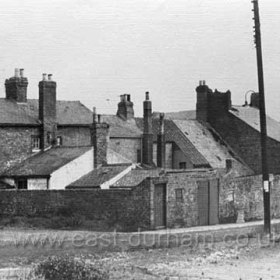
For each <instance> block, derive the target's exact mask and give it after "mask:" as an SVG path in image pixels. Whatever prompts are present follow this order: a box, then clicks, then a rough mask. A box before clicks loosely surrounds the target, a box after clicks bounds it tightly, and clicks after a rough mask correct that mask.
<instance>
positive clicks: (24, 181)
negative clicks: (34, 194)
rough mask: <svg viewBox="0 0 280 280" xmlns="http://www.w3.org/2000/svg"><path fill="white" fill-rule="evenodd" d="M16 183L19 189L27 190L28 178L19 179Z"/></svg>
mask: <svg viewBox="0 0 280 280" xmlns="http://www.w3.org/2000/svg"><path fill="white" fill-rule="evenodd" d="M16 185H17V188H18V189H19V190H27V179H18V180H17V181H16Z"/></svg>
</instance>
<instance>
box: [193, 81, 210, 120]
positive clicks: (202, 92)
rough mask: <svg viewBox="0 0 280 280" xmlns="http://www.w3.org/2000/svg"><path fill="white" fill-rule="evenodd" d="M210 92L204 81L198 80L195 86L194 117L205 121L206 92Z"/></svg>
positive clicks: (206, 111) (206, 110) (206, 109)
mask: <svg viewBox="0 0 280 280" xmlns="http://www.w3.org/2000/svg"><path fill="white" fill-rule="evenodd" d="M209 92H211V90H210V89H209V87H208V86H207V85H206V83H205V81H199V86H198V87H197V88H196V118H197V120H200V121H203V122H207V120H208V93H209Z"/></svg>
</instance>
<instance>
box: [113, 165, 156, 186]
mask: <svg viewBox="0 0 280 280" xmlns="http://www.w3.org/2000/svg"><path fill="white" fill-rule="evenodd" d="M159 172H160V170H159V169H148V170H145V169H133V170H131V171H130V172H129V173H128V174H126V175H124V176H123V177H122V178H121V179H120V180H118V181H117V182H116V183H115V184H114V185H112V186H111V187H110V188H131V187H136V186H138V185H139V184H140V183H141V182H142V181H143V180H145V179H146V178H147V177H157V176H159Z"/></svg>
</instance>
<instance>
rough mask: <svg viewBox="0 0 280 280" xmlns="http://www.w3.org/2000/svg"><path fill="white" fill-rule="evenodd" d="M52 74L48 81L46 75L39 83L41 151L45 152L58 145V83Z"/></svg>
mask: <svg viewBox="0 0 280 280" xmlns="http://www.w3.org/2000/svg"><path fill="white" fill-rule="evenodd" d="M50 77H52V75H51V74H49V75H48V80H47V79H46V74H45V73H44V74H43V75H42V81H40V82H39V120H40V121H41V123H42V130H41V141H40V146H41V149H42V150H44V149H46V148H48V147H50V146H52V145H55V144H56V135H57V120H56V82H55V81H53V80H52V79H50Z"/></svg>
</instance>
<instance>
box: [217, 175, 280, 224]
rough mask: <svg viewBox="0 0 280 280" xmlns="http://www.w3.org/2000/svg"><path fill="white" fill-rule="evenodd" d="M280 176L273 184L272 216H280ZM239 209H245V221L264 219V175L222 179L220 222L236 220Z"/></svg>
mask: <svg viewBox="0 0 280 280" xmlns="http://www.w3.org/2000/svg"><path fill="white" fill-rule="evenodd" d="M279 198H280V176H279V175H278V176H275V177H274V180H273V182H272V186H271V217H272V218H279V217H280V199H279ZM238 210H244V219H245V221H252V220H261V219H263V190H262V176H261V175H256V176H249V177H241V178H235V179H234V178H233V179H221V181H220V201H219V216H220V223H226V222H235V221H236V219H237V212H238Z"/></svg>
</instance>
